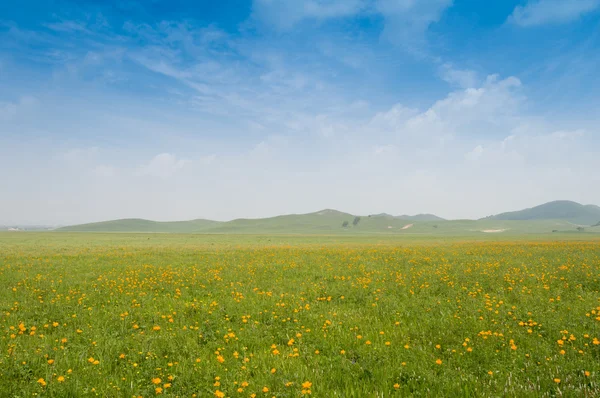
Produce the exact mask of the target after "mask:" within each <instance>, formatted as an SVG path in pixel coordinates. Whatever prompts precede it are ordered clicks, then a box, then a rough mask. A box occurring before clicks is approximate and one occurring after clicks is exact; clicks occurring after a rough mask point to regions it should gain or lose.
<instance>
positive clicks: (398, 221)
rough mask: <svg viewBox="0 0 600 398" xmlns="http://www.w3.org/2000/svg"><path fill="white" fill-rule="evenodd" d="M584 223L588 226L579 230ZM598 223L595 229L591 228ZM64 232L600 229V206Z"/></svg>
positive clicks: (119, 224) (129, 222)
mask: <svg viewBox="0 0 600 398" xmlns="http://www.w3.org/2000/svg"><path fill="white" fill-rule="evenodd" d="M580 225H583V226H585V229H584V230H582V231H578V229H577V228H578V227H579V226H580ZM592 225H597V226H596V227H590V226H592ZM57 231H63V232H158V233H211V234H212V233H214V234H344V235H346V234H386V235H387V234H401V235H423V236H425V235H457V234H458V235H465V234H466V235H472V234H482V233H485V234H496V235H498V234H500V235H506V234H523V233H552V232H553V231H557V232H586V233H598V232H600V207H598V206H592V205H590V206H583V205H580V204H579V203H575V202H568V201H558V202H551V203H546V204H544V205H541V206H537V207H533V208H531V209H525V210H521V211H516V212H510V213H502V214H498V215H496V216H491V217H487V218H484V219H481V220H455V221H449V220H444V219H442V218H440V217H438V216H435V215H433V214H418V215H415V216H407V215H402V216H393V215H390V214H387V213H381V214H372V215H369V216H357V215H353V214H349V213H344V212H341V211H338V210H332V209H324V210H321V211H317V212H314V213H308V214H287V215H281V216H277V217H268V218H256V219H237V220H232V221H227V222H220V221H211V220H202V219H200V220H191V221H173V222H158V221H150V220H143V219H123V220H114V221H104V222H97V223H91V224H82V225H75V226H70V227H63V228H59V229H57Z"/></svg>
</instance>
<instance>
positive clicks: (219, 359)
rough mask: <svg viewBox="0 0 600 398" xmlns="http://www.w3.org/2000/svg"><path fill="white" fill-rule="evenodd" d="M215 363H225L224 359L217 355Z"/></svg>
mask: <svg viewBox="0 0 600 398" xmlns="http://www.w3.org/2000/svg"><path fill="white" fill-rule="evenodd" d="M217 361H219V363H223V362H225V358H223V355H218V356H217Z"/></svg>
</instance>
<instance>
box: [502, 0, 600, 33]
mask: <svg viewBox="0 0 600 398" xmlns="http://www.w3.org/2000/svg"><path fill="white" fill-rule="evenodd" d="M599 7H600V0H530V1H529V2H528V3H527V4H525V5H524V6H517V7H515V9H514V11H513V13H512V14H511V16H510V17H509V19H508V21H509V22H512V23H514V24H516V25H519V26H523V27H529V26H537V25H544V24H560V23H567V22H572V21H574V20H576V19H578V18H580V17H581V16H583V15H585V14H588V13H590V12H592V11H595V10H596V9H598V8H599Z"/></svg>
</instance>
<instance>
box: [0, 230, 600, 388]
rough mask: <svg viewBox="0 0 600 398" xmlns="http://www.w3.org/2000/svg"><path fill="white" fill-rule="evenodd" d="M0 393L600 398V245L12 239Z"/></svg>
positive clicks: (362, 239)
mask: <svg viewBox="0 0 600 398" xmlns="http://www.w3.org/2000/svg"><path fill="white" fill-rule="evenodd" d="M0 288H1V289H0V396H11V397H12V396H15V397H25V396H28V397H29V396H33V395H36V396H50V397H80V396H99V397H138V396H142V397H151V396H156V395H163V396H167V395H172V396H179V397H194V396H195V397H214V396H216V397H302V396H315V397H391V396H465V397H468V396H573V397H581V396H590V397H591V396H599V395H600V385H599V383H598V382H599V379H598V378H599V376H600V294H599V290H600V240H599V239H598V238H596V237H595V236H594V235H592V234H590V235H586V234H579V235H575V234H571V235H564V236H563V235H560V236H559V235H551V236H550V235H545V236H533V235H532V236H529V237H527V238H526V239H525V238H522V237H506V236H503V237H498V236H485V237H481V236H477V237H472V238H469V239H468V240H467V238H446V239H442V238H437V239H433V238H407V237H402V236H396V237H382V236H373V237H369V236H346V237H343V236H342V237H340V236H314V235H313V236H249V235H246V236H233V235H168V234H164V235H162V234H93V233H91V234H70V233H0Z"/></svg>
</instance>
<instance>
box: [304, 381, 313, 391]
mask: <svg viewBox="0 0 600 398" xmlns="http://www.w3.org/2000/svg"><path fill="white" fill-rule="evenodd" d="M311 387H312V383H311V382H310V381H305V382H304V383H302V388H304V389H309V388H311Z"/></svg>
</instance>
